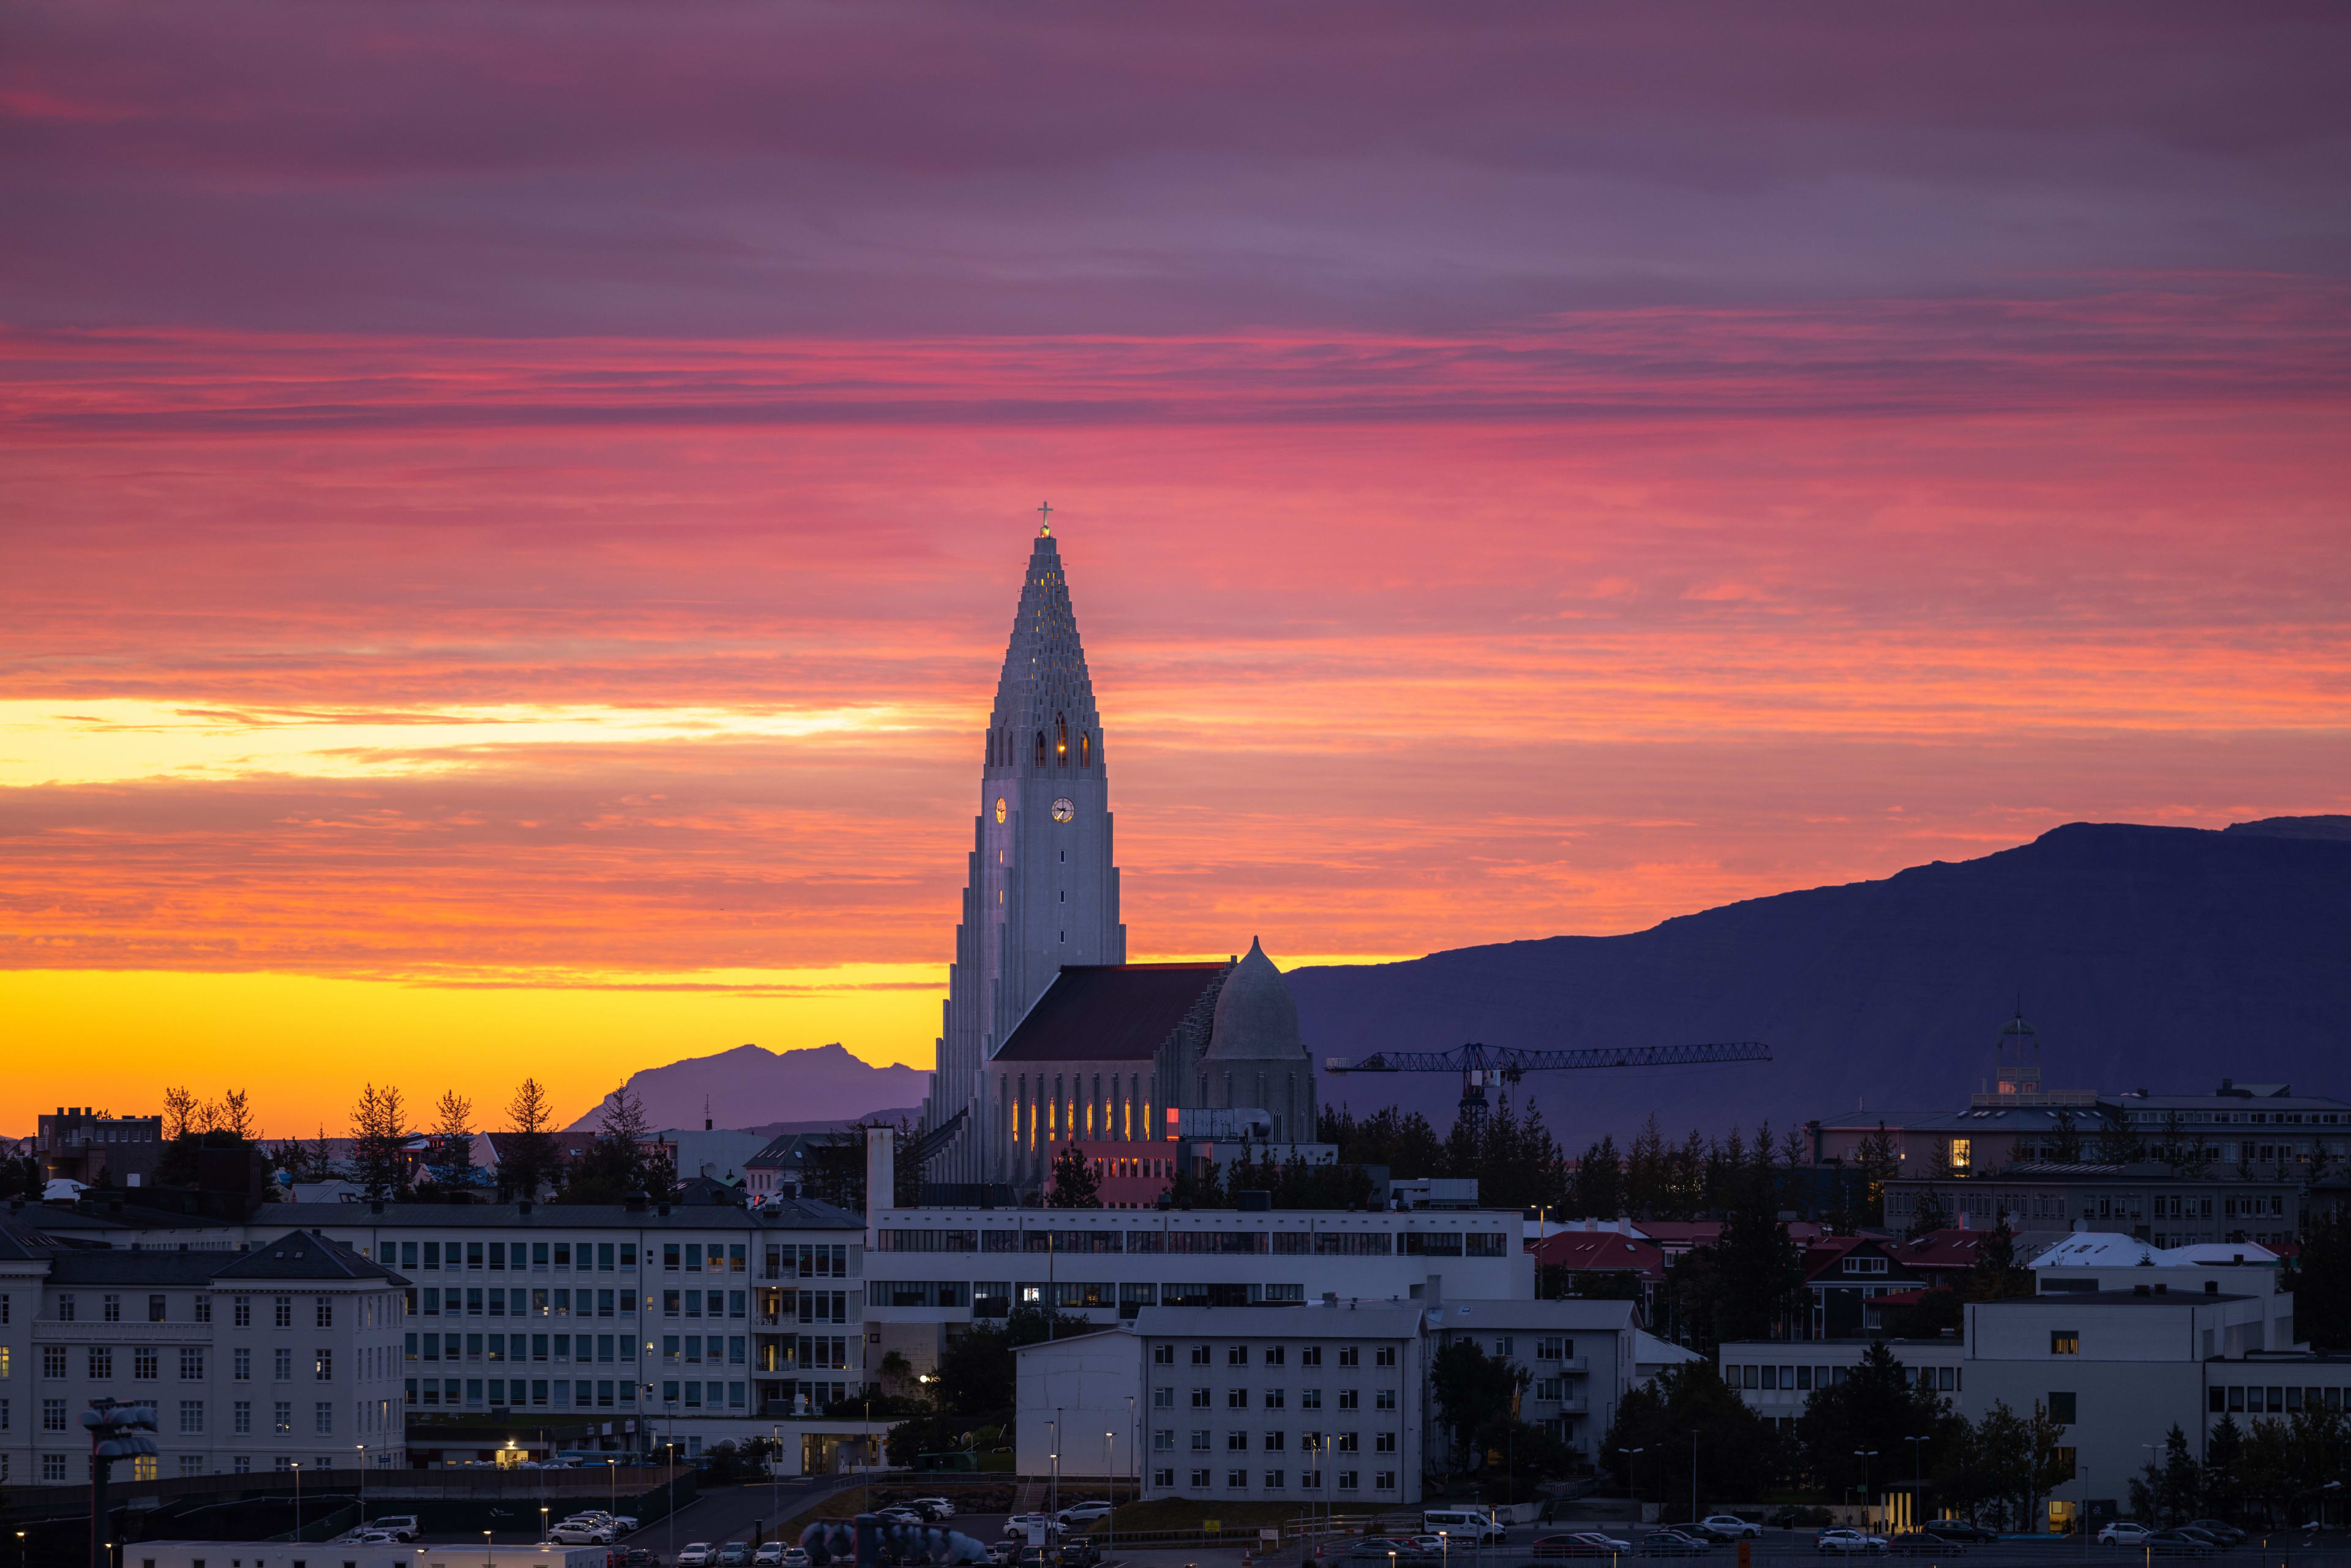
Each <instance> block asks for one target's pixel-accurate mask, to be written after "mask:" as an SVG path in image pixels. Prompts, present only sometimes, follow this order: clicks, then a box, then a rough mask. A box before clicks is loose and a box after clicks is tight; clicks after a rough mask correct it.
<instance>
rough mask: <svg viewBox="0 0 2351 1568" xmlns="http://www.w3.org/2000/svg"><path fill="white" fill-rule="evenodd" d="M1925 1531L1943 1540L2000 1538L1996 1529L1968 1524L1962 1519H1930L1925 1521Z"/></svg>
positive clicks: (1995, 1539) (1993, 1539) (1994, 1539)
mask: <svg viewBox="0 0 2351 1568" xmlns="http://www.w3.org/2000/svg"><path fill="white" fill-rule="evenodd" d="M1927 1533H1928V1534H1929V1535H1937V1536H1940V1537H1942V1539H1944V1540H1945V1541H1998V1540H1999V1539H2000V1531H1997V1530H1986V1529H1985V1528H1984V1527H1983V1526H1982V1525H1980V1524H1970V1523H1969V1522H1968V1521H1966V1520H1964V1519H1930V1520H1928V1521H1927Z"/></svg>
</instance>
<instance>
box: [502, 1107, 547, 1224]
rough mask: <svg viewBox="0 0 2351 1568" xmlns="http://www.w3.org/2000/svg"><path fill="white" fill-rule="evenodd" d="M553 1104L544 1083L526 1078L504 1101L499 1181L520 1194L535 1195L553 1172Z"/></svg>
mask: <svg viewBox="0 0 2351 1568" xmlns="http://www.w3.org/2000/svg"><path fill="white" fill-rule="evenodd" d="M554 1125H555V1105H554V1102H553V1101H552V1100H551V1099H550V1098H549V1095H548V1092H547V1089H546V1087H545V1086H544V1085H543V1084H541V1083H540V1082H539V1081H538V1079H536V1078H526V1079H524V1080H523V1081H522V1082H521V1084H520V1085H519V1086H518V1087H517V1089H516V1090H515V1092H514V1098H513V1099H511V1100H509V1101H507V1134H506V1136H504V1137H503V1138H501V1139H499V1140H498V1145H499V1153H498V1181H499V1185H500V1186H506V1187H509V1188H511V1189H512V1190H513V1192H514V1195H515V1196H516V1197H519V1198H525V1199H528V1198H535V1197H538V1192H539V1189H540V1188H541V1187H543V1186H546V1185H547V1183H548V1181H549V1178H550V1177H551V1176H553V1175H554V1174H555V1167H556V1164H557V1155H556V1147H557V1145H556V1142H555V1134H554Z"/></svg>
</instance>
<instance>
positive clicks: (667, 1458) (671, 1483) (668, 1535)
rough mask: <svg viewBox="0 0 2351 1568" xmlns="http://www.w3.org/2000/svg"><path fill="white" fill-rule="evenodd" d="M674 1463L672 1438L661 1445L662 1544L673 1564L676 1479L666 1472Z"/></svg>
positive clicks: (674, 1454)
mask: <svg viewBox="0 0 2351 1568" xmlns="http://www.w3.org/2000/svg"><path fill="white" fill-rule="evenodd" d="M676 1463H677V1441H676V1438H675V1437H674V1436H673V1437H670V1438H669V1439H668V1440H666V1441H664V1443H663V1444H662V1472H663V1474H662V1523H663V1526H664V1542H663V1544H664V1545H665V1546H666V1547H667V1548H668V1552H667V1556H668V1557H669V1560H670V1561H671V1562H673V1563H674V1562H676V1561H677V1478H676V1477H675V1476H673V1475H671V1474H669V1473H668V1472H669V1470H670V1469H671V1468H672V1467H673V1466H674V1465H675V1464H676Z"/></svg>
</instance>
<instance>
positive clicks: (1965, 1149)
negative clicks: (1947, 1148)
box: [1951, 1138, 1975, 1171]
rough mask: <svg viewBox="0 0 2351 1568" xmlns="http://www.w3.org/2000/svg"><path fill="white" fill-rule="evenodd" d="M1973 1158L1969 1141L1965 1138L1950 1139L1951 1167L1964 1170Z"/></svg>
mask: <svg viewBox="0 0 2351 1568" xmlns="http://www.w3.org/2000/svg"><path fill="white" fill-rule="evenodd" d="M1974 1158H1975V1154H1974V1151H1973V1150H1972V1149H1971V1148H1970V1146H1969V1141H1968V1140H1967V1139H1965V1138H1953V1139H1952V1140H1951V1168H1952V1169H1953V1170H1955V1171H1963V1170H1966V1169H1967V1168H1968V1166H1969V1164H1970V1161H1972V1160H1973V1159H1974Z"/></svg>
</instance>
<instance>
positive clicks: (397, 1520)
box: [368, 1513, 417, 1541]
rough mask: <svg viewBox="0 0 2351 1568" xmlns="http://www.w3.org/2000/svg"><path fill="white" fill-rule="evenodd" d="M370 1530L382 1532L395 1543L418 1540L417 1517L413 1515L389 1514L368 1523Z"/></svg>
mask: <svg viewBox="0 0 2351 1568" xmlns="http://www.w3.org/2000/svg"><path fill="white" fill-rule="evenodd" d="M368 1528H369V1529H370V1530H381V1531H383V1532H384V1533H385V1534H386V1535H389V1536H391V1537H392V1539H393V1540H394V1541H413V1540H415V1539H416V1534H417V1531H416V1516H415V1515H414V1514H413V1513H387V1514H385V1515H384V1516H383V1517H382V1518H381V1519H371V1520H370V1521H368Z"/></svg>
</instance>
